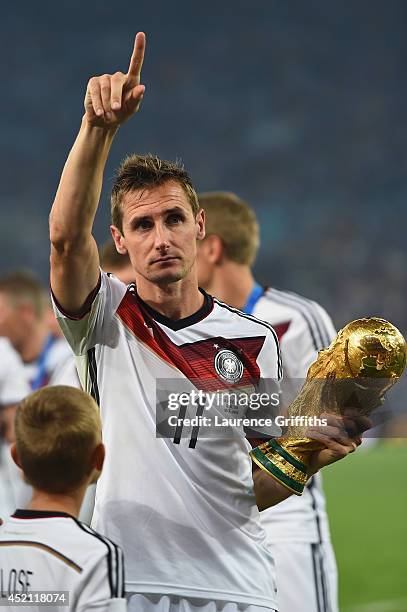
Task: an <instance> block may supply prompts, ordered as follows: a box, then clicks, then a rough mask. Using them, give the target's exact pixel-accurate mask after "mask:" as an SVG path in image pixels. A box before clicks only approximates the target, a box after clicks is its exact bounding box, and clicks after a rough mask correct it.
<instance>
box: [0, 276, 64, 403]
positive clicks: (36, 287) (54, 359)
mask: <svg viewBox="0 0 407 612" xmlns="http://www.w3.org/2000/svg"><path fill="white" fill-rule="evenodd" d="M48 312H49V298H48V294H47V292H46V291H45V289H44V287H43V286H42V285H41V283H40V282H39V281H38V280H37V279H36V278H35V277H34V276H32V275H31V274H30V273H28V272H22V271H21V272H12V273H10V274H8V275H7V276H3V277H2V278H0V334H1V335H3V336H6V337H7V338H8V339H9V340H10V342H11V344H12V345H13V346H14V348H15V349H16V351H17V352H18V353H19V355H20V357H21V359H22V361H23V364H24V369H25V372H26V377H27V380H28V382H29V384H30V388H31V390H32V391H35V390H36V389H39V388H40V387H44V386H45V385H49V384H51V385H52V384H55V380H56V378H57V377H58V376H59V374H60V372H61V370H62V369H64V368H65V367H66V366H67V363H68V362H69V361H72V351H71V349H70V348H69V346H68V344H67V342H66V340H65V339H64V338H58V337H55V336H54V335H53V334H52V333H51V332H50V329H49V325H48V319H49V316H48Z"/></svg>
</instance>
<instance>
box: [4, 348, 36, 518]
mask: <svg viewBox="0 0 407 612" xmlns="http://www.w3.org/2000/svg"><path fill="white" fill-rule="evenodd" d="M29 393H30V387H29V385H28V383H27V380H26V376H25V372H24V367H23V364H22V361H21V359H20V356H19V355H18V353H17V352H16V351H15V350H14V349H13V347H12V345H11V344H10V342H9V340H8V339H7V338H3V337H1V338H0V407H1V406H13V405H15V404H18V403H19V402H20V401H21V400H22V399H23V398H24V397H25V396H26V395H28V394H29ZM29 494H30V488H29V487H28V486H27V485H26V484H25V483H24V482H23V480H22V479H21V477H20V472H19V470H18V468H17V466H16V465H15V464H14V462H13V460H12V458H11V455H10V447H9V444H8V443H7V442H6V441H5V440H3V439H2V438H1V436H0V517H3V518H5V517H6V516H9V514H10V513H11V512H13V510H15V508H16V507H17V504H22V503H24V502H25V501H27V499H28V497H29Z"/></svg>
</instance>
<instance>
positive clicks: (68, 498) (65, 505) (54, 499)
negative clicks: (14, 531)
mask: <svg viewBox="0 0 407 612" xmlns="http://www.w3.org/2000/svg"><path fill="white" fill-rule="evenodd" d="M87 484H88V483H86V484H84V485H83V486H82V487H80V488H79V489H77V490H76V491H73V492H72V493H65V494H62V493H58V494H57V493H46V492H45V491H38V490H36V489H34V492H33V496H32V499H31V501H30V503H29V504H28V506H27V510H45V511H47V510H48V511H49V512H66V513H67V514H70V515H71V516H75V517H78V516H79V511H80V509H81V505H82V501H83V498H84V496H85V491H86V487H87Z"/></svg>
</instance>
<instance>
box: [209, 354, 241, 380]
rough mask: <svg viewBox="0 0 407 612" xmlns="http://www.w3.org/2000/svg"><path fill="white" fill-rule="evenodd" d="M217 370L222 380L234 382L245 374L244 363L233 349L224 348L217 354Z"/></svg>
mask: <svg viewBox="0 0 407 612" xmlns="http://www.w3.org/2000/svg"><path fill="white" fill-rule="evenodd" d="M215 370H216V373H217V375H218V376H220V378H222V380H225V381H226V382H228V383H231V384H234V383H237V382H239V380H241V378H242V376H243V363H242V362H241V361H240V359H239V358H238V357H236V355H235V354H234V353H232V351H229V350H227V349H223V350H221V351H219V352H218V353H216V355H215Z"/></svg>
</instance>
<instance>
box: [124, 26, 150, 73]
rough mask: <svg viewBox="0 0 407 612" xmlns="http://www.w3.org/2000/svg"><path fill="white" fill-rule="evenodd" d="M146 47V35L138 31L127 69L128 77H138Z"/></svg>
mask: <svg viewBox="0 0 407 612" xmlns="http://www.w3.org/2000/svg"><path fill="white" fill-rule="evenodd" d="M145 47H146V35H145V34H144V32H138V33H137V35H136V38H135V41H134V49H133V53H132V55H131V58H130V64H129V69H128V71H127V75H128V76H129V77H133V78H134V77H135V78H138V79H139V78H140V73H141V67H142V65H143V59H144V49H145Z"/></svg>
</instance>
